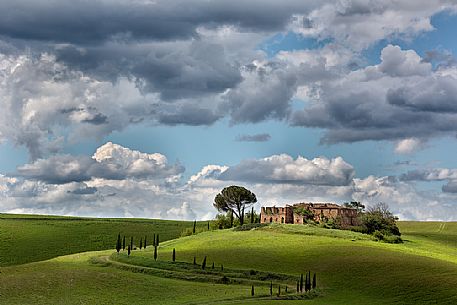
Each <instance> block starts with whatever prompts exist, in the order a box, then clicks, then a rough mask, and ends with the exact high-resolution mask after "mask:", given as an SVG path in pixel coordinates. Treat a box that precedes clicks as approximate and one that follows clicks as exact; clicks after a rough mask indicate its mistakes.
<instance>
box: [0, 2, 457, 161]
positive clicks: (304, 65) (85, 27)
mask: <svg viewBox="0 0 457 305" xmlns="http://www.w3.org/2000/svg"><path fill="white" fill-rule="evenodd" d="M452 8H453V6H452V2H448V1H444V0H443V1H441V0H431V1H426V2H421V5H417V1H402V2H401V3H400V2H392V1H377V2H376V3H374V2H373V1H337V2H334V1H328V2H327V1H302V0H292V1H286V2H279V1H274V0H254V1H241V0H234V1H215V0H211V1H206V0H168V1H164V0H162V1H148V0H144V1H143V0H138V1H130V2H125V1H120V0H102V1H92V2H90V1H83V0H80V1H55V0H40V1H25V0H18V1H2V2H1V3H0V10H1V11H2V12H6V13H5V16H3V18H1V20H0V61H1V62H2V65H0V108H1V109H2V110H3V109H5V111H4V113H0V138H1V139H8V140H11V141H12V142H13V143H15V144H17V145H24V146H25V147H27V149H28V150H29V153H30V156H31V159H32V160H35V159H38V158H42V157H44V156H47V155H48V154H49V153H51V154H52V153H56V152H59V151H60V150H61V148H62V146H64V145H65V143H66V140H68V139H69V140H70V141H78V139H83V138H88V137H92V138H98V139H100V138H102V137H103V136H106V135H107V134H110V133H112V132H113V131H121V130H123V129H124V128H126V127H127V126H129V125H131V124H136V123H138V122H145V123H152V124H162V125H179V124H183V125H192V126H195V125H211V124H213V123H214V122H216V121H218V120H220V119H222V118H225V117H228V118H229V121H230V123H231V124H242V123H257V122H262V121H265V120H283V121H285V122H288V123H290V124H291V125H297V126H306V127H318V128H324V129H326V130H327V133H326V135H325V137H324V138H323V142H327V143H336V142H352V141H361V140H380V139H394V140H397V139H403V138H405V137H418V138H426V137H433V136H436V135H441V134H446V133H449V132H450V131H451V130H453V126H455V124H456V123H457V120H456V118H455V117H454V115H453V113H454V112H455V109H454V106H453V102H454V96H455V95H456V94H455V86H453V83H454V80H455V74H452V73H448V74H446V73H445V72H444V71H441V70H440V71H441V72H440V73H441V74H439V73H438V71H433V70H430V68H429V67H430V66H431V64H430V62H432V61H433V60H435V61H436V60H439V61H442V62H444V61H446V63H447V64H446V65H440V69H444V68H446V69H448V70H455V67H454V66H452V60H450V59H449V58H444V57H443V56H440V55H438V54H437V53H433V54H432V53H429V54H427V55H426V57H425V58H424V59H422V60H421V59H420V58H418V56H416V55H417V54H415V53H414V51H402V50H400V49H399V48H395V47H394V48H387V49H385V50H383V54H382V63H381V64H380V65H379V66H376V67H366V68H359V67H360V66H361V64H362V61H360V60H358V54H360V51H361V50H363V49H364V48H366V47H368V46H370V45H372V44H373V43H375V42H376V41H379V40H382V39H389V38H392V37H400V38H402V37H406V38H408V37H411V36H414V35H417V34H418V33H422V32H424V31H430V30H432V29H433V27H432V26H431V24H430V18H431V16H433V15H434V14H436V13H437V12H440V11H443V10H447V9H452ZM285 32H294V33H296V34H297V35H302V36H303V37H311V38H316V39H318V40H320V41H325V42H326V43H325V46H324V47H322V48H320V49H318V50H317V51H315V52H309V53H310V54H308V56H306V54H300V52H295V51H281V52H279V53H278V54H277V55H275V56H273V57H271V56H268V54H266V52H264V51H262V50H261V48H259V46H260V45H262V43H264V42H266V41H267V40H269V39H270V38H272V37H274V36H275V35H276V34H278V33H285ZM327 42H329V43H327ZM329 50H333V51H332V52H333V53H332V54H329V56H325V53H326V52H328V51H329ZM308 51H310V50H308ZM302 55H303V56H302ZM291 57H294V58H292V59H291ZM351 70H353V71H351ZM374 70H376V71H374ZM451 72H452V71H451ZM362 74H363V77H364V78H365V79H358V78H357V77H362V76H361V75H362ZM380 75H381V76H380ZM363 77H362V78H363ZM428 85H430V86H428ZM418 86H420V87H418ZM427 88H428V90H427ZM433 90H442V91H443V92H444V94H443V96H441V97H438V96H434V95H433V92H432V91H433ZM303 93H305V94H303ZM297 94H298V95H300V96H299V97H302V98H303V99H305V100H311V101H312V103H311V107H309V108H307V109H304V110H303V111H293V110H292V109H291V108H292V107H291V104H292V100H293V99H294V98H295V97H297ZM428 100H431V102H430V103H428V104H426V101H428ZM314 102H315V103H314ZM69 109H80V110H78V111H67V110H69ZM398 121H401V122H402V123H398ZM3 122H8V124H5V123H3ZM11 126H14V127H13V128H12V127H11ZM405 126H408V127H409V128H405ZM62 130H68V132H62Z"/></svg>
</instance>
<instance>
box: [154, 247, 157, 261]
mask: <svg viewBox="0 0 457 305" xmlns="http://www.w3.org/2000/svg"><path fill="white" fill-rule="evenodd" d="M154 260H155V261H156V260H157V246H155V247H154Z"/></svg>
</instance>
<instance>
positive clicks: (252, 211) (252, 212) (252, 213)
mask: <svg viewBox="0 0 457 305" xmlns="http://www.w3.org/2000/svg"><path fill="white" fill-rule="evenodd" d="M251 223H254V207H252V208H251Z"/></svg>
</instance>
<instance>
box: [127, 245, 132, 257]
mask: <svg viewBox="0 0 457 305" xmlns="http://www.w3.org/2000/svg"><path fill="white" fill-rule="evenodd" d="M130 250H131V248H130V245H129V246H128V248H127V255H128V256H130Z"/></svg>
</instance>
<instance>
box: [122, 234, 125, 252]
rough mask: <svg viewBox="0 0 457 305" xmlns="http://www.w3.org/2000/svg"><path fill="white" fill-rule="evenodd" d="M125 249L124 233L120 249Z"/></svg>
mask: <svg viewBox="0 0 457 305" xmlns="http://www.w3.org/2000/svg"><path fill="white" fill-rule="evenodd" d="M124 250H125V235H124V239H122V251H124Z"/></svg>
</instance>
